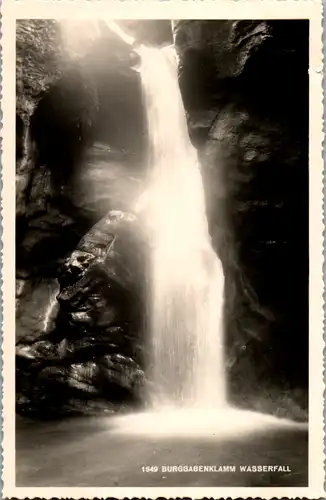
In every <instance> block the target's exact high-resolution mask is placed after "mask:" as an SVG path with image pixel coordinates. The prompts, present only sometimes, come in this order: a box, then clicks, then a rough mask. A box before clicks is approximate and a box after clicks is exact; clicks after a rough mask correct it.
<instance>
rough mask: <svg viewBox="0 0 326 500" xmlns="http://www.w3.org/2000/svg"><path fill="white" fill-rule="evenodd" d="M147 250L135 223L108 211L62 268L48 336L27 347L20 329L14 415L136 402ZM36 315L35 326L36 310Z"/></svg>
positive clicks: (141, 380) (140, 372) (140, 373)
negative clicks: (94, 402)
mask: <svg viewBox="0 0 326 500" xmlns="http://www.w3.org/2000/svg"><path fill="white" fill-rule="evenodd" d="M145 245H146V242H145V235H144V233H143V232H142V230H141V225H140V224H139V222H138V221H137V219H136V217H135V216H134V215H132V214H128V213H123V212H119V211H112V212H110V213H109V214H108V215H107V216H106V217H105V218H104V219H102V220H101V221H100V222H99V223H97V224H96V225H95V226H94V227H93V228H92V229H91V230H90V231H89V232H88V233H87V234H86V235H85V236H84V237H83V238H82V239H81V241H80V242H79V244H78V245H77V248H76V250H75V251H74V252H73V253H72V254H71V255H70V256H69V257H68V258H67V259H66V260H65V261H64V263H63V265H62V267H61V269H60V272H59V274H58V282H59V284H60V290H57V294H56V297H55V307H56V308H57V309H58V312H57V314H56V316H55V317H54V322H52V329H50V330H48V331H47V332H46V333H45V332H44V333H43V335H40V334H39V335H38V336H36V338H34V339H33V338H31V336H27V337H26V328H25V327H24V328H23V331H24V333H25V337H22V338H20V339H19V341H18V343H17V352H16V356H17V387H18V389H17V392H18V403H17V405H18V410H19V411H20V412H23V413H26V412H28V413H33V412H34V411H35V412H36V413H38V412H40V413H43V412H48V411H49V408H51V411H54V410H53V409H54V408H56V412H59V413H61V412H65V411H66V410H67V408H70V409H71V408H73V407H74V404H73V401H75V400H78V401H79V403H78V404H77V406H78V408H79V409H80V401H82V400H91V399H92V398H95V399H99V400H102V401H103V405H104V402H105V401H107V402H108V404H109V405H110V404H111V403H112V402H115V403H116V404H119V403H120V404H121V403H122V402H125V403H126V402H127V403H128V402H129V403H130V404H131V403H134V404H135V403H136V402H137V401H141V399H142V385H143V383H144V372H143V369H142V368H141V366H142V365H143V353H142V345H143V342H144V327H145V325H144V316H145V293H146V291H145V280H144V276H145V273H146V270H145V268H146V266H145V259H144V251H145ZM27 309H28V310H27V313H26V312H25V314H22V317H23V319H24V320H25V321H26V317H28V314H30V311H31V306H30V304H28V307H27ZM36 311H37V316H38V318H39V319H40V320H41V315H42V312H43V311H42V309H41V308H40V307H39V304H38V307H37V308H36ZM43 314H44V313H43ZM45 319H46V318H45ZM45 319H44V317H43V325H44V321H45ZM56 391H59V392H60V396H58V397H56V398H55V397H54V394H55V392H56ZM104 407H105V405H104Z"/></svg>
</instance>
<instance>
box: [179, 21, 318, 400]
mask: <svg viewBox="0 0 326 500" xmlns="http://www.w3.org/2000/svg"><path fill="white" fill-rule="evenodd" d="M308 31H309V27H308V23H307V22H306V21H293V22H292V21H177V22H176V23H175V25H174V35H175V41H176V46H177V50H178V53H179V58H180V67H179V78H180V87H181V90H182V94H183V98H184V102H185V106H186V109H187V113H188V125H189V132H190V136H191V138H192V140H193V143H194V145H195V146H196V147H197V150H198V154H199V158H200V161H201V165H202V172H203V177H204V183H205V192H206V199H207V211H208V217H209V223H210V229H211V234H212V238H213V242H214V246H215V248H216V249H217V252H218V253H219V255H220V257H221V260H222V263H223V266H224V271H225V279H226V296H225V301H226V304H225V321H226V342H227V351H226V363H227V366H228V368H229V373H230V385H231V396H232V397H235V395H236V394H239V392H241V393H242V394H246V395H247V397H249V398H250V394H254V393H256V394H257V393H258V392H259V391H260V392H263V391H264V390H266V387H273V386H275V387H278V388H282V390H283V389H284V388H285V391H288V392H289V391H290V393H291V392H293V390H294V388H296V390H297V391H298V392H299V393H300V391H301V395H302V396H301V404H302V405H305V404H306V397H305V394H306V388H307V378H308ZM294 351H295V354H294ZM298 392H297V393H298ZM289 397H291V396H289ZM299 399H300V398H299Z"/></svg>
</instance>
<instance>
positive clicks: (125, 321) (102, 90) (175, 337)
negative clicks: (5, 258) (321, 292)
mask: <svg viewBox="0 0 326 500" xmlns="http://www.w3.org/2000/svg"><path fill="white" fill-rule="evenodd" d="M217 16H218V13H217ZM217 16H216V17H217ZM311 29H312V28H311V23H310V21H309V19H308V18H307V19H301V18H300V19H299V18H298V19H263V18H262V19H255V18H254V16H253V19H231V18H230V19H210V18H209V19H195V18H193V19H160V18H159V19H136V18H130V19H125V18H123V19H119V18H116V19H112V18H109V17H108V18H105V17H98V18H96V19H93V18H90V19H85V18H80V19H79V18H78V16H76V18H71V17H70V18H60V19H57V18H48V19H44V18H32V17H31V18H28V19H26V18H24V19H17V20H16V25H15V36H16V40H15V44H16V59H15V72H16V97H15V102H16V130H15V137H16V216H15V217H16V219H15V220H16V222H15V245H16V248H15V250H13V252H14V253H15V270H16V303H15V304H16V306H15V307H16V310H15V318H16V319H15V325H16V326H15V330H16V331H15V361H14V362H15V389H13V390H15V412H16V415H15V445H14V446H15V481H16V487H19V488H31V487H37V488H57V487H60V488H84V487H85V488H113V487H119V488H124V487H134V488H140V487H161V488H165V487H220V488H227V487H228V488H231V487H243V488H250V487H253V488H254V487H260V488H285V490H282V491H283V496H287V493H286V492H287V491H289V490H287V489H286V488H300V487H302V488H305V487H309V485H310V483H309V474H311V473H312V472H311V470H310V468H309V460H308V457H309V455H308V444H309V419H310V406H309V401H311V397H313V394H312V392H313V391H314V389H313V387H314V386H312V385H311V384H313V383H315V382H316V381H312V380H310V378H311V377H309V373H310V371H309V368H311V366H310V363H311V357H310V358H309V353H310V349H311V342H312V341H313V340H312V339H313V338H314V335H315V336H316V338H317V337H318V335H319V334H320V335H322V333H319V332H318V331H316V332H311V329H310V328H309V313H310V307H311V303H310V300H311V296H310V295H309V276H311V266H313V265H314V262H313V260H312V259H311V257H310V258H309V248H310V246H311V245H309V244H310V239H309V235H310V232H311V231H312V229H311V216H310V212H309V204H311V203H313V199H312V198H311V191H310V190H309V186H310V176H309V174H310V169H312V168H314V166H313V165H312V163H311V161H310V160H309V158H310V155H309V126H311V118H312V117H311V114H310V105H309V89H310V81H309V75H310V72H309V66H310V64H309V53H310V52H309V51H310V41H309V40H310V35H311ZM317 119H318V117H317ZM316 168H317V167H316ZM320 189H321V187H320ZM318 197H319V194H318ZM318 199H319V198H318ZM317 209H318V207H317ZM317 213H318V212H317ZM13 219H14V217H13ZM320 272H321V271H320ZM320 314H321V312H320ZM11 335H13V333H11ZM309 359H310V363H309ZM316 359H317V358H316ZM321 376H322V375H321V374H320V383H321V382H322V379H321ZM309 387H310V391H309ZM320 411H322V408H320ZM319 465H320V467H322V464H319ZM21 491H23V490H21ZM42 491H44V490H42ZM144 491H145V490H144ZM167 491H168V490H167ZM241 491H243V493H242V495H243V496H247V495H246V493H245V491H244V490H241ZM261 491H263V492H264V491H267V490H261ZM144 494H146V493H144ZM167 494H168V493H165V494H164V496H166V495H167ZM262 495H263V496H264V495H265V494H264V493H262ZM270 495H273V493H272V490H271V493H270ZM302 495H303V494H302ZM25 496H28V495H25ZM40 496H44V495H43V494H42V495H41V493H40ZM54 496H57V495H54ZM67 496H70V495H67ZM113 496H115V495H113ZM237 496H238V495H237ZM48 498H49V497H48Z"/></svg>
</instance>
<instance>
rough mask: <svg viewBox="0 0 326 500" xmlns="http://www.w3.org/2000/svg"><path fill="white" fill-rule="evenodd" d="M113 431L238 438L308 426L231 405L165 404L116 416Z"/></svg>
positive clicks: (158, 435)
mask: <svg viewBox="0 0 326 500" xmlns="http://www.w3.org/2000/svg"><path fill="white" fill-rule="evenodd" d="M110 427H111V429H112V432H113V433H117V434H123V435H143V436H147V437H149V436H152V437H160V436H161V437H162V438H165V437H187V438H189V439H191V438H192V437H193V438H198V437H201V438H205V437H207V438H209V439H214V438H216V439H218V440H219V441H220V440H223V439H227V440H230V439H239V438H241V437H245V436H248V437H250V436H251V435H254V434H255V433H260V432H262V431H264V432H273V431H275V430H281V429H293V430H294V429H297V430H299V429H301V430H308V424H306V423H298V422H294V421H292V420H289V419H284V418H277V417H274V416H272V415H268V414H264V413H258V412H254V411H248V410H240V409H237V408H233V407H230V406H227V405H225V406H223V407H221V408H219V409H197V408H190V409H189V408H184V409H175V408H173V407H165V408H162V409H161V410H160V411H146V412H141V413H132V414H128V415H123V416H118V417H113V419H112V422H111V423H110Z"/></svg>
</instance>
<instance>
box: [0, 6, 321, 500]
mask: <svg viewBox="0 0 326 500" xmlns="http://www.w3.org/2000/svg"><path fill="white" fill-rule="evenodd" d="M2 1H13V0H2ZM71 1H72V0H71ZM161 1H162V0H161ZM189 1H190V0H189ZM231 1H237V0H231ZM263 1H266V0H263ZM267 1H268V0H267ZM273 1H275V0H273ZM279 1H280V0H279ZM308 1H309V0H308ZM310 1H311V0H310ZM238 2H239V0H238V1H237V3H238ZM240 2H241V3H242V2H245V0H240ZM94 3H96V2H94ZM325 6H326V3H324V0H323V4H322V19H321V23H322V41H323V51H322V67H323V80H322V85H323V87H322V103H323V123H322V132H323V134H324V139H323V142H322V144H321V146H322V156H323V160H324V161H323V164H324V168H323V176H322V177H323V217H322V221H323V225H324V230H323V284H324V290H323V312H324V317H323V328H324V331H323V340H324V350H323V357H324V360H323V382H324V391H323V395H324V404H323V417H324V425H323V430H324V471H325V477H324V490H325V491H326V405H325V397H326V361H325V357H326V283H325V279H326V228H325V221H326V215H325V212H326V175H325V172H326V155H325V145H326V138H325V125H324V123H325V120H326V107H325V84H326V78H325V77H324V75H325V71H326V57H325V52H326V18H325V16H324V9H325ZM2 19H3V16H2V9H0V65H1V72H0V121H1V123H0V191H1V193H2V192H3V189H4V187H3V150H2V144H3V136H4V130H3V120H2V118H3V109H2V99H3V92H2V90H3V89H2V82H3V77H2V74H3V73H2V72H3V55H2V52H3V46H2V43H1V38H2V24H3V21H2ZM0 255H1V257H0V259H1V260H0V286H1V289H0V327H1V329H0V354H1V355H0V371H1V373H0V385H1V401H0V410H1V414H0V421H1V429H0V437H1V454H0V466H1V478H0V484H1V491H3V486H4V483H3V437H4V435H3V421H4V414H3V377H2V373H3V314H4V308H3V266H4V258H3V201H2V196H1V197H0ZM34 498H37V497H34ZM57 498H58V499H59V498H60V499H63V498H68V497H56V498H53V499H52V500H57ZM88 498H90V497H88ZM158 498H160V500H165V499H167V498H171V497H158ZM178 498H180V500H181V499H182V500H196V499H195V497H193V498H190V497H178ZM257 498H260V499H263V497H257ZM266 498H267V497H266ZM268 498H270V497H268ZM288 498H290V497H283V498H282V500H286V499H288ZM292 498H293V497H292ZM297 498H298V499H299V498H300V497H296V499H297ZM305 498H307V497H301V499H305ZM320 498H322V497H320ZM25 499H26V500H28V497H25ZM242 499H243V497H237V498H232V499H231V497H225V498H220V499H219V500H242ZM296 499H295V500H296ZM5 500H7V499H5ZM11 500H16V498H15V497H12V499H11ZM17 500H21V499H17ZM39 500H41V498H40V497H39ZM45 500H46V499H45ZM80 500H83V499H82V498H81V499H80ZM94 500H100V499H98V498H96V497H94ZM101 500H103V499H101ZM105 500H118V499H117V498H115V497H107V498H106V499H105ZM123 500H129V498H127V497H125V498H124V499H123ZM130 500H131V498H130ZM132 500H137V499H136V497H135V498H133V499H132ZM142 500H154V499H150V498H147V497H142ZM155 500H158V499H155ZM197 500H199V499H197ZM201 500H206V497H204V499H201ZM207 500H211V498H208V497H207ZM246 500H256V497H246ZM307 500H309V499H307ZM316 500H317V499H316Z"/></svg>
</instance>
